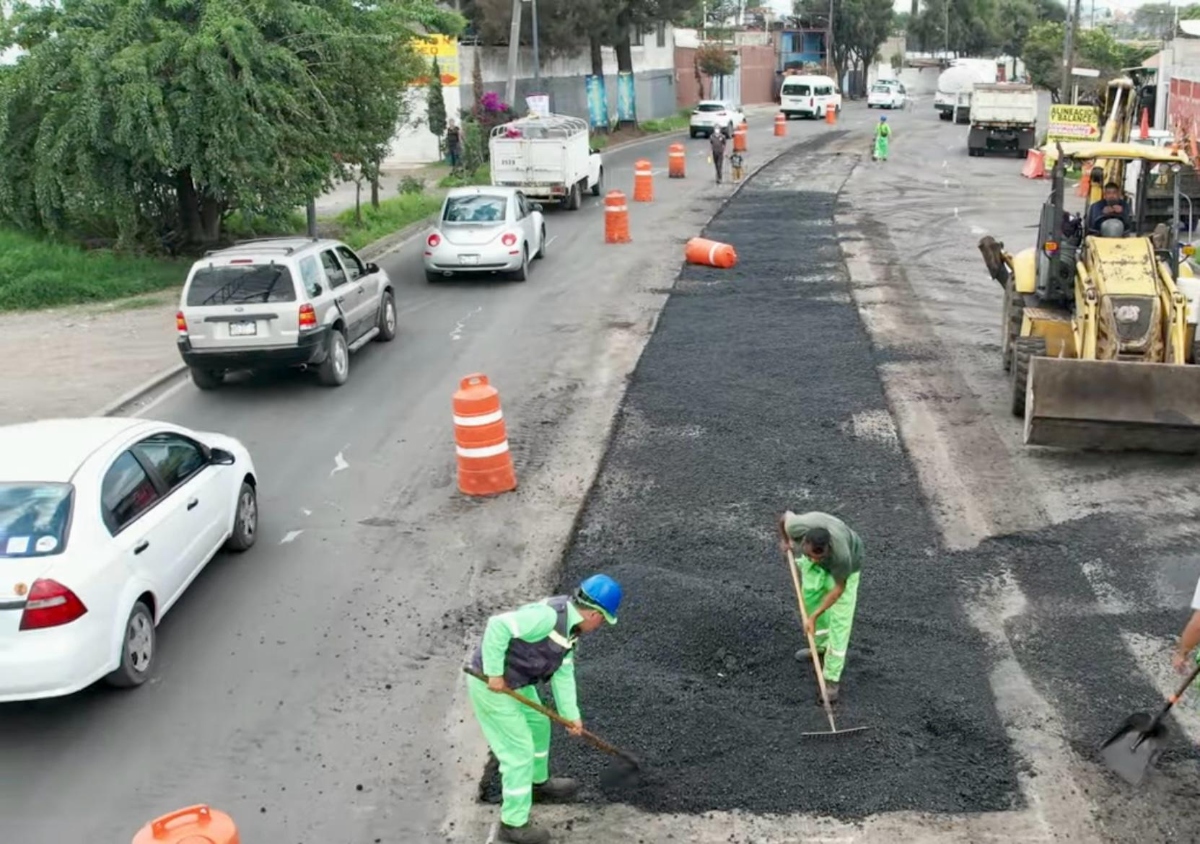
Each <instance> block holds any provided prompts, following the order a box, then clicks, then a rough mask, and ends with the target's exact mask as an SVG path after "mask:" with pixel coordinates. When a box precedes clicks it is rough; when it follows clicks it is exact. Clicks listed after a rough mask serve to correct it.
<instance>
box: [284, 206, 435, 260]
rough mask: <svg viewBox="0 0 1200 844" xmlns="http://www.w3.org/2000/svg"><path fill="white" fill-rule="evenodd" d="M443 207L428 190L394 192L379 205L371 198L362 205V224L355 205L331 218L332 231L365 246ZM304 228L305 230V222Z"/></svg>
mask: <svg viewBox="0 0 1200 844" xmlns="http://www.w3.org/2000/svg"><path fill="white" fill-rule="evenodd" d="M441 207H442V197H440V196H431V195H429V194H424V193H406V194H401V195H400V196H394V197H391V198H389V199H385V200H382V201H381V202H380V203H379V207H378V208H372V207H371V203H369V202H367V203H364V204H363V206H362V221H363V224H362V226H359V225H358V224H357V223H356V222H355V219H354V209H353V208H350V209H347V210H345V211H343V212H342V213H340V214H338V215H337V216H336V217H334V218H333V219H332V221H330V222H332V226H331V228H332V231H331V232H330V234H333V235H334V236H336V237H339V238H340V239H341V240H344V241H345V242H346V244H347V245H348V246H349V247H350V248H351V249H361V248H363V247H364V246H366V245H367V244H368V243H372V242H373V241H376V240H379V239H380V238H382V237H386V236H387V235H389V234H391V233H392V232H396V231H399V230H400V229H402V228H405V227H406V226H410V225H412V224H413V223H416V222H419V221H421V220H424V219H425V218H426V217H428V216H429V215H430V214H434V213H437V211H438V209H439V208H441ZM300 231H304V228H303V226H302V227H301V228H300Z"/></svg>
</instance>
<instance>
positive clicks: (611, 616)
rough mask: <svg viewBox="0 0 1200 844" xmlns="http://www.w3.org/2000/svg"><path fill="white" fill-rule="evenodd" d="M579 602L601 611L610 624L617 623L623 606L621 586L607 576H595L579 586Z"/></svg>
mask: <svg viewBox="0 0 1200 844" xmlns="http://www.w3.org/2000/svg"><path fill="white" fill-rule="evenodd" d="M578 597H579V601H580V603H582V604H586V605H587V606H589V607H591V608H593V609H596V610H599V611H600V613H601V614H602V615H603V616H604V620H605V621H607V622H608V623H609V624H616V623H617V609H618V608H619V607H620V606H621V586H620V584H618V583H617V581H615V580H613V579H612V578H611V577H609V576H608V575H607V574H593V575H592V576H591V577H589V578H588V579H587V580H585V581H583V583H581V584H579V596H578Z"/></svg>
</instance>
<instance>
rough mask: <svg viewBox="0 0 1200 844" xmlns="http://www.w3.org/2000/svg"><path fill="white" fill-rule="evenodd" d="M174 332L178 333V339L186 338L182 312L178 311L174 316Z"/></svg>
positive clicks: (185, 321)
mask: <svg viewBox="0 0 1200 844" xmlns="http://www.w3.org/2000/svg"><path fill="white" fill-rule="evenodd" d="M175 330H176V331H178V332H179V336H180V337H186V336H187V333H188V330H187V320H186V319H184V316H183V311H178V312H176V314H175Z"/></svg>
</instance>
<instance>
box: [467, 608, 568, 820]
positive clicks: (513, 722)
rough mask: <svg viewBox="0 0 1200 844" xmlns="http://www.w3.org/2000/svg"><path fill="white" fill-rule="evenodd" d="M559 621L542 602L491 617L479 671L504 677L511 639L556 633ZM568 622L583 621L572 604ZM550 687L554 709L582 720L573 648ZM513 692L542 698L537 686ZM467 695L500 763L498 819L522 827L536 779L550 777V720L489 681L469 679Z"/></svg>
mask: <svg viewBox="0 0 1200 844" xmlns="http://www.w3.org/2000/svg"><path fill="white" fill-rule="evenodd" d="M557 620H558V614H557V613H556V612H555V611H554V610H553V609H552V608H551V607H550V606H548V605H547V604H545V603H536V604H526V605H525V606H523V607H521V608H520V609H517V610H513V611H512V612H507V613H502V614H500V615H495V616H492V617H491V618H490V619H488V623H487V628H486V629H485V630H484V633H483V673H484V674H486V675H487V676H488V677H499V676H502V675H503V674H504V657H505V653H506V652H507V650H508V644H509V642H510V641H512V639H514V638H518V639H523V640H524V641H526V642H540V641H542V640H543V639H546V638H548V637H549V636H550V634H551V633H553V632H554V625H555V623H556V621H557ZM567 621H568V625H569V627H570V628H571V629H574V628H575V626H576V625H578V624H580V623H581V622H582V621H583V616H582V615H580V614H579V610H578V609H576V608H575V605H574V603H570V604H568V605H567ZM572 644H573V643H572ZM550 688H551V689H552V690H553V691H554V703H555V706H556V707H557V708H558V713H559V714H560V715H562V717H564V718H566V719H567V720H568V721H578V720H580V718H581V717H582V716H581V715H580V714H579V706H578V703H577V701H576V694H575V649H574V647H573V646H572V648H571V649H570V650H569V651H568V652H567V655H566V656H565V657H564V658H563V662H562V665H561V666H560V667H559V669H558V670H557V671H556V672H555V673H554V675H553V676H552V677H551V678H550ZM513 691H515V692H518V693H519V694H520V695H522V696H523V697H526V698H528V699H529V700H532V701H535V702H538V703H540V702H541V699H540V698H539V696H538V693H537V687H536V686H526V687H524V688H522V689H514V690H513ZM467 693H468V695H469V697H470V699H471V708H472V709H474V710H475V717H476V718H477V719H478V720H479V726H480V727H481V728H482V729H483V737H484V738H485V739H487V743H488V746H489V747H491V749H492V753H493V754H495V756H496V760H497V761H498V762H499V763H500V787H501V792H502V797H503V803H502V805H501V807H500V820H501V821H502V822H504V823H505V824H508V825H509V826H524V825H525V824H526V823H527V822H528V821H529V810H530V807H531V806H532V805H533V785H534V783H543V782H545V781H546V780H547V779H549V778H550V719H549V718H547V717H546V716H545V715H542V714H541V713H540V712H535V711H534V710H532V709H530V708H529V707H528V706H523V705H522V704H520V703H518V702H517V701H515V700H513V699H512V698H510V697H509V696H508V695H505V694H500V693H498V692H493V691H489V690H488V687H487V684H485V683H482V682H480V681H479V680H476V679H475V678H474V677H468V678H467Z"/></svg>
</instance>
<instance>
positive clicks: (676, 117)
mask: <svg viewBox="0 0 1200 844" xmlns="http://www.w3.org/2000/svg"><path fill="white" fill-rule="evenodd" d="M691 119H692V113H691V111H688V112H686V113H683V112H681V113H680V114H673V115H671V116H670V117H664V118H662V119H661V120H643V121H642V122H641V123H640V124H639V128H641V130H642V131H643V132H644V133H645V134H647V135H662V134H665V133H667V132H679V131H682V130H683V129H686V128H687V127H688V125H689V123H690V122H691Z"/></svg>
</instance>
